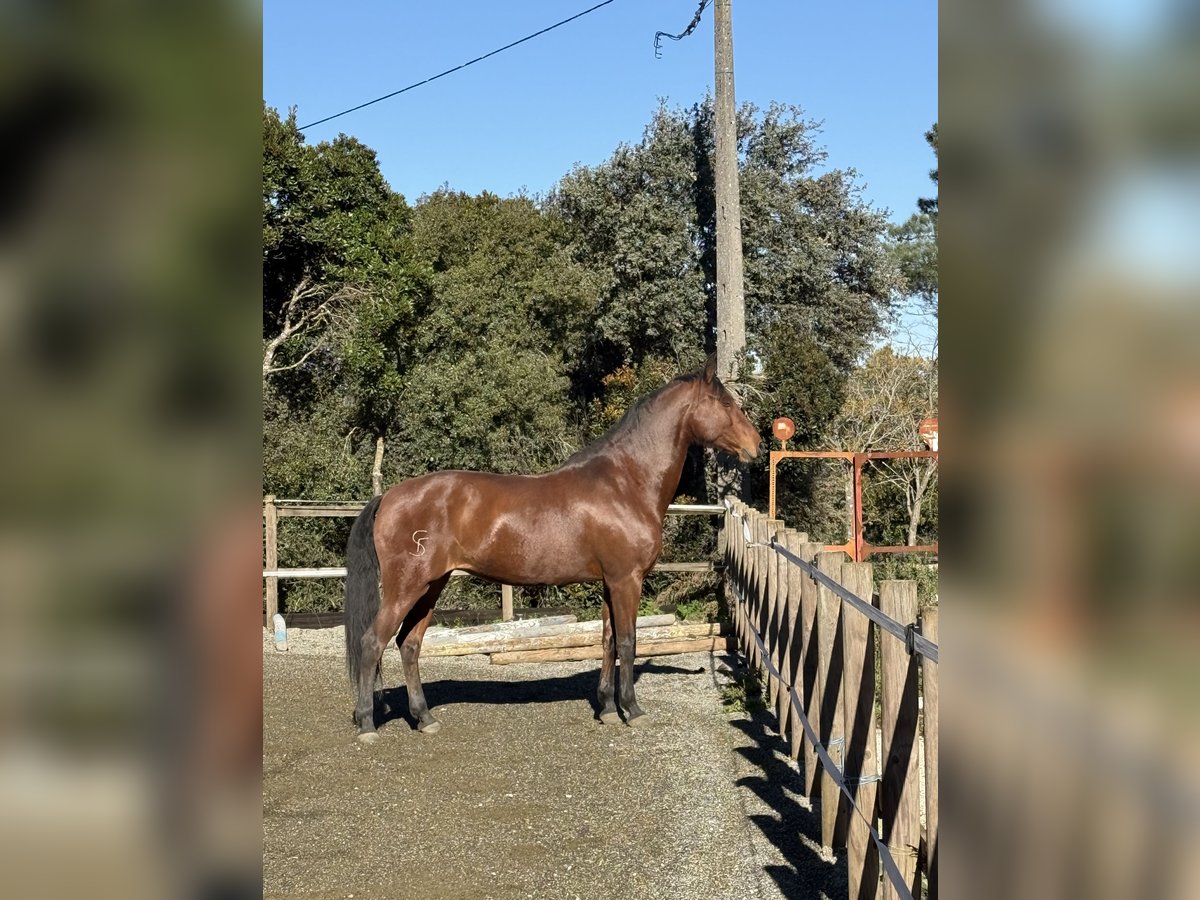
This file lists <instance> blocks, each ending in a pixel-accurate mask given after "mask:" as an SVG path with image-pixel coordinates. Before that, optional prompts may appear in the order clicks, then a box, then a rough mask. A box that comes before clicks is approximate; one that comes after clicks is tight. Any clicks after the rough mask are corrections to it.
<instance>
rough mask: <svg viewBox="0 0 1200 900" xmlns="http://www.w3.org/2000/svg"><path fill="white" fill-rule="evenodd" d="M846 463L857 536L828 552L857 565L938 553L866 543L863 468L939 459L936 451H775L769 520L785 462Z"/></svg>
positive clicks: (933, 548) (932, 549) (932, 547)
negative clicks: (874, 558)
mask: <svg viewBox="0 0 1200 900" xmlns="http://www.w3.org/2000/svg"><path fill="white" fill-rule="evenodd" d="M796 458H803V459H844V460H846V461H847V462H849V463H850V477H851V478H852V479H853V483H854V533H853V534H852V535H851V537H850V540H849V541H847V542H846V543H844V544H827V545H826V546H825V549H826V550H841V551H843V552H845V553H847V554H849V556H850V559H852V560H853V561H854V562H862V561H863V560H865V559H866V558H867V557H868V556H870V555H871V554H872V553H937V552H938V545H937V544H921V545H918V546H914V547H909V546H906V545H900V546H876V545H874V544H869V543H867V542H866V540H864V539H863V506H862V467H863V464H864V463H867V462H870V461H872V460H877V459H937V458H938V454H937V451H936V450H897V451H871V452H868V453H854V452H852V451H849V450H772V451H771V455H770V476H769V492H770V497H769V501H768V505H767V516H768V517H769V518H772V519H773V518H775V470H776V468H777V467H778V466H779V462H780V460H784V459H796Z"/></svg>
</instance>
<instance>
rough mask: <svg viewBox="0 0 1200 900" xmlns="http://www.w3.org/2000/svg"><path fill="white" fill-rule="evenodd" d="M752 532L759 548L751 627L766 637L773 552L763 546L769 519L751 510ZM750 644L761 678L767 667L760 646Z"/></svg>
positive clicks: (753, 643) (751, 640) (756, 548)
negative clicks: (766, 617)
mask: <svg viewBox="0 0 1200 900" xmlns="http://www.w3.org/2000/svg"><path fill="white" fill-rule="evenodd" d="M750 515H751V517H752V518H751V522H752V531H751V533H752V534H753V535H754V543H756V544H758V545H759V546H757V547H754V548H752V549H753V553H754V586H753V588H752V591H751V603H752V604H753V608H754V614H753V616H752V617H751V619H750V622H751V627H752V628H753V629H754V630H755V631H757V632H758V634H759V637H766V629H765V628H764V627H763V620H764V618H765V615H766V606H767V577H768V576H767V562H768V557H767V554H768V553H770V552H771V551H769V550H767V549H766V548H765V547H763V546H762V544H764V543H766V540H767V527H768V526H767V517H766V516H764V515H763V514H762V513H760V512H758V511H757V510H751V511H750ZM750 643H751V644H752V645H753V646H754V660H755V663H756V665H757V667H758V672H759V676H760V677H761V676H762V675H765V674H766V665H765V663H764V660H763V658H762V654H761V652H760V651H759V649H758V644H757V643H756V642H755V640H754V638H753V637H752V638H750Z"/></svg>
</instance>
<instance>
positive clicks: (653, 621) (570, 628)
mask: <svg viewBox="0 0 1200 900" xmlns="http://www.w3.org/2000/svg"><path fill="white" fill-rule="evenodd" d="M636 623H637V627H638V629H639V630H640V629H642V628H661V627H664V626H667V625H675V624H676V622H675V616H674V614H673V613H664V614H662V615H658V616H638V618H637V620H636ZM602 628H603V622H601V620H600V619H592V620H591V621H589V622H564V623H562V624H559V625H537V626H532V627H529V628H525V629H522V630H521V637H547V636H549V635H556V634H594V635H596V636H597V640H599V635H600V632H601V629H602ZM496 639H497V636H496V633H495V632H494V631H478V630H474V629H472V630H467V629H461V630H460V629H453V630H450V631H440V632H436V633H434V634H429V633H428V632H427V633H426V635H425V640H424V641H423V642H422V647H434V646H440V645H445V644H483V643H488V642H490V641H493V640H496Z"/></svg>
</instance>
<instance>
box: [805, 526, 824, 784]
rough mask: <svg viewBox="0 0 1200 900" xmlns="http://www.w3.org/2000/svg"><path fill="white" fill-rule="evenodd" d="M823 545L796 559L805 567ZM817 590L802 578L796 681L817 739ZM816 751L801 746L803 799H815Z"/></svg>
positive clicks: (812, 545) (807, 578)
mask: <svg viewBox="0 0 1200 900" xmlns="http://www.w3.org/2000/svg"><path fill="white" fill-rule="evenodd" d="M823 547H824V544H817V543H808V544H804V545H803V546H801V547H800V558H801V559H802V560H804V561H805V562H806V563H812V562H815V561H816V558H817V554H818V553H820V552H821V549H822V548H823ZM818 592H819V586H818V585H817V582H816V581H815V580H813V578H812V577H811V576H810V575H808V574H805V575H804V578H803V579H802V580H801V582H800V629H801V632H802V633H803V636H804V639H803V644H802V648H801V656H800V669H801V672H800V677H801V681H802V684H803V688H802V690H801V692H800V697H801V699H802V700H803V701H804V715H805V717H806V718H807V719H808V721H809V723H810V724H811V725H812V726H813V730H814V731H816V732H817V735H818V736H819V735H820V733H821V732H820V730H819V729H820V727H821V723H820V716H819V714H818V712H817V711H818V709H819V708H820V703H821V701H820V699H819V698H820V696H821V666H820V661H821V652H820V650H821V642H820V641H819V640H818V634H817V594H818ZM816 778H817V751H816V750H815V749H814V748H813V747H812V746H811V745H810V744H809V743H808V742H807V741H805V743H804V796H806V797H809V798H812V797H815V796H816Z"/></svg>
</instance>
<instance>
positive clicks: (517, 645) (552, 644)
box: [421, 623, 724, 656]
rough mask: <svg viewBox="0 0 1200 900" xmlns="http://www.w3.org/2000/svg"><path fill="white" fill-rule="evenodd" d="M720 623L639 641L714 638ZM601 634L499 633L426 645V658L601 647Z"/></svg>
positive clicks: (649, 633)
mask: <svg viewBox="0 0 1200 900" xmlns="http://www.w3.org/2000/svg"><path fill="white" fill-rule="evenodd" d="M723 633H724V630H723V627H722V626H721V625H720V624H719V623H713V624H707V623H699V624H696V623H693V624H684V625H665V626H658V627H651V628H639V629H638V632H637V639H638V642H639V643H641V642H642V641H650V642H653V641H666V640H687V639H692V638H701V637H713V636H716V635H719V634H723ZM600 641H601V633H600V632H599V631H598V630H595V631H582V632H573V633H572V632H568V633H566V634H550V635H541V636H529V635H526V634H525V633H523V632H518V633H516V634H495V635H491V636H490V639H489V640H484V641H463V642H459V643H449V644H433V645H431V646H427V647H426V646H422V648H421V653H422V654H423V655H424V656H469V655H470V654H473V653H507V652H512V651H519V650H553V649H559V648H565V647H591V646H597V647H598V646H600Z"/></svg>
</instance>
